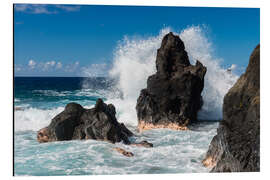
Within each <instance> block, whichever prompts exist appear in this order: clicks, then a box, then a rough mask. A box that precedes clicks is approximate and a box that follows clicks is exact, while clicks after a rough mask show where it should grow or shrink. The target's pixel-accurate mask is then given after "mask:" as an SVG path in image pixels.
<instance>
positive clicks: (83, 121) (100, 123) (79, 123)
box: [37, 99, 133, 144]
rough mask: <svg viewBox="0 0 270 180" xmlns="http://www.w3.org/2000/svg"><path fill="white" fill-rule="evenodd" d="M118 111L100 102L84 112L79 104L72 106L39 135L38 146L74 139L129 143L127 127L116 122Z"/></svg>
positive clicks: (129, 133)
mask: <svg viewBox="0 0 270 180" xmlns="http://www.w3.org/2000/svg"><path fill="white" fill-rule="evenodd" d="M115 113H116V111H115V107H114V106H113V105H112V104H109V105H107V104H105V103H104V102H103V101H102V100H101V99H98V100H97V102H96V105H95V107H94V108H92V109H84V108H83V107H82V106H81V105H79V104H76V103H69V104H67V105H66V107H65V110H64V111H63V112H61V113H60V114H58V115H57V116H56V117H54V118H53V119H52V121H51V123H50V125H49V126H48V127H45V128H43V129H41V130H39V131H38V134H37V140H38V141H39V142H51V141H63V140H73V139H95V140H104V141H109V142H112V143H115V142H120V141H123V142H124V143H125V144H130V141H129V139H128V137H129V136H132V135H133V133H132V132H131V131H129V130H128V129H127V128H126V127H125V125H124V124H120V123H118V122H117V120H116V118H115Z"/></svg>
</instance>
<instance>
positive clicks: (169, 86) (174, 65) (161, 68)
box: [136, 33, 206, 130]
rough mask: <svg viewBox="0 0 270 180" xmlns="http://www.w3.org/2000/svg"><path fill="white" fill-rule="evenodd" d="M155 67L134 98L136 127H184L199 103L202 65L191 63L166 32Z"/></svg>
mask: <svg viewBox="0 0 270 180" xmlns="http://www.w3.org/2000/svg"><path fill="white" fill-rule="evenodd" d="M156 68H157V73H156V74H154V75H152V76H150V77H149V78H148V80H147V88H146V89H143V90H141V93H140V96H139V98H138V100H137V105H136V110H137V116H138V121H139V123H138V128H139V130H143V129H151V128H172V129H186V126H187V125H188V124H189V123H191V122H195V121H196V120H197V112H198V111H199V109H200V108H201V106H202V104H203V100H202V96H201V92H202V90H203V87H204V76H205V73H206V67H204V66H203V65H202V64H201V63H200V62H199V61H197V62H196V65H191V64H190V62H189V58H188V54H187V52H186V51H185V46H184V43H183V41H182V40H181V39H180V38H179V36H175V35H173V33H169V34H167V35H165V36H164V38H163V40H162V43H161V47H160V48H159V49H158V50H157V57H156Z"/></svg>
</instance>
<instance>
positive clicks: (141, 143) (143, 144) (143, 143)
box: [130, 141, 153, 148]
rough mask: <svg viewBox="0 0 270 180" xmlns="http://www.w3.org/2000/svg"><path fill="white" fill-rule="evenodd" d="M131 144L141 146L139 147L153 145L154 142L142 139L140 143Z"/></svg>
mask: <svg viewBox="0 0 270 180" xmlns="http://www.w3.org/2000/svg"><path fill="white" fill-rule="evenodd" d="M130 145H134V146H139V147H146V148H151V147H153V144H152V143H149V142H147V141H142V142H140V143H131V144H130Z"/></svg>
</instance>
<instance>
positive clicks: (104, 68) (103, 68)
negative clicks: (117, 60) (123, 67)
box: [81, 63, 109, 77]
mask: <svg viewBox="0 0 270 180" xmlns="http://www.w3.org/2000/svg"><path fill="white" fill-rule="evenodd" d="M108 68H109V67H108V65H107V64H105V63H102V64H91V65H90V66H88V67H82V68H81V75H82V76H85V77H101V76H107V73H108Z"/></svg>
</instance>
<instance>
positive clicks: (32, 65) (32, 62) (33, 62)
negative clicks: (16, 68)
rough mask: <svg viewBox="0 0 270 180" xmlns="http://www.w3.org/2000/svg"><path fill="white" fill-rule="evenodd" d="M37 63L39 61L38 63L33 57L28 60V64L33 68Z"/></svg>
mask: <svg viewBox="0 0 270 180" xmlns="http://www.w3.org/2000/svg"><path fill="white" fill-rule="evenodd" d="M36 64H37V63H36V62H35V61H34V60H32V59H31V60H30V61H29V62H28V66H29V67H30V68H31V69H34V68H35V65H36Z"/></svg>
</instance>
